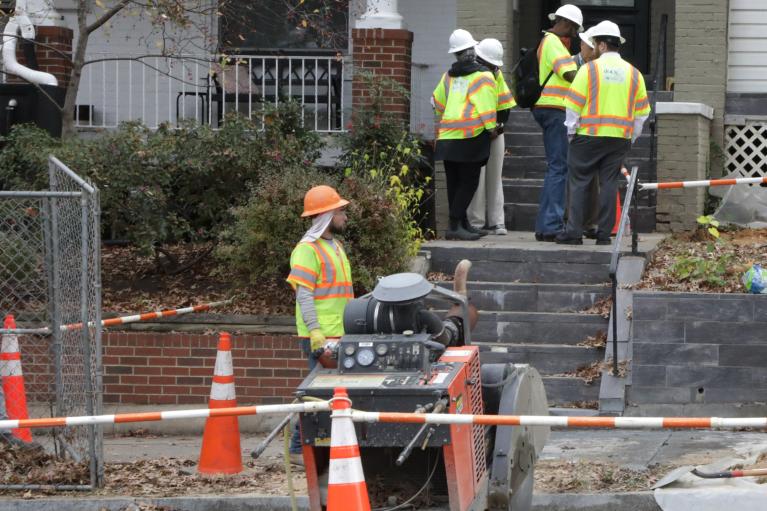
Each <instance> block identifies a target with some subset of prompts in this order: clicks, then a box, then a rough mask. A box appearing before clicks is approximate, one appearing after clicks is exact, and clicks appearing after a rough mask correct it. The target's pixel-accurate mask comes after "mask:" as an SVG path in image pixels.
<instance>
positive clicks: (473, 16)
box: [456, 0, 516, 79]
mask: <svg viewBox="0 0 767 511" xmlns="http://www.w3.org/2000/svg"><path fill="white" fill-rule="evenodd" d="M513 18H514V2H513V0H458V3H457V11H456V22H457V25H458V27H459V28H463V29H466V30H468V31H469V32H471V34H472V35H473V36H474V38H475V39H476V40H477V41H481V40H482V39H485V38H488V37H494V38H495V39H498V40H499V41H501V44H503V50H504V52H503V60H504V63H505V66H504V71H506V72H508V71H509V70H510V69H511V66H512V65H513V63H514V61H515V60H516V59H515V55H516V50H515V47H516V44H515V43H514V40H515V38H514V37H513V33H512V30H513V27H514V19H513ZM507 79H508V76H507Z"/></svg>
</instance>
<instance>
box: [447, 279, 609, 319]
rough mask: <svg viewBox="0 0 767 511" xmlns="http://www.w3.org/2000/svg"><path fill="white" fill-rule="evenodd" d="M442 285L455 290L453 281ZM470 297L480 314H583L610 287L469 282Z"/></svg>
mask: <svg viewBox="0 0 767 511" xmlns="http://www.w3.org/2000/svg"><path fill="white" fill-rule="evenodd" d="M438 285H440V286H442V287H446V288H448V289H452V282H445V283H439V284H438ZM467 287H468V289H469V298H470V299H471V302H472V303H473V304H474V305H475V306H476V307H477V309H479V310H480V311H487V312H490V311H515V312H580V311H583V310H585V309H588V308H589V307H591V306H593V305H594V304H595V303H596V302H598V301H599V300H601V299H603V298H606V297H608V296H610V286H608V285H606V284H593V285H588V284H524V283H514V282H469V283H468V284H467Z"/></svg>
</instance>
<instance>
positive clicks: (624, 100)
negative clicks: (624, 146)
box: [567, 59, 640, 138]
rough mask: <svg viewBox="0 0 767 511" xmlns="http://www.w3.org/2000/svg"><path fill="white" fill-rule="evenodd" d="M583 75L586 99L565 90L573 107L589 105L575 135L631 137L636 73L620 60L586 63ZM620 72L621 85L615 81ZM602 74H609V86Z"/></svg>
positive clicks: (637, 86) (598, 60) (572, 91)
mask: <svg viewBox="0 0 767 511" xmlns="http://www.w3.org/2000/svg"><path fill="white" fill-rule="evenodd" d="M611 60H612V59H611ZM586 72H587V79H588V97H584V96H583V95H582V94H581V93H580V92H579V91H577V90H574V89H571V90H570V91H568V95H567V98H568V99H569V100H570V101H571V102H572V103H573V104H574V105H576V106H580V107H581V108H583V107H584V106H585V105H586V104H588V108H587V109H586V112H584V113H582V115H581V118H580V126H579V127H578V129H577V133H579V134H586V135H591V136H608V137H622V138H631V134H632V133H633V131H634V117H635V115H634V112H635V111H636V105H637V101H636V99H635V98H636V95H637V93H638V91H639V79H640V77H639V71H637V69H636V68H634V67H633V66H631V65H630V64H628V63H625V62H624V61H622V60H621V61H615V60H612V62H609V61H604V60H602V59H597V60H595V61H592V62H589V63H588V64H587V68H586ZM621 73H623V78H624V80H623V83H620V82H618V81H617V78H615V77H618V76H621ZM605 74H608V75H610V74H611V75H612V77H613V78H612V83H610V82H607V81H605ZM629 76H630V78H629ZM621 88H622V89H623V90H621ZM605 90H609V95H606V94H607V93H606V92H605ZM624 91H625V92H624Z"/></svg>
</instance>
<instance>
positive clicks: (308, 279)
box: [287, 238, 354, 337]
mask: <svg viewBox="0 0 767 511" xmlns="http://www.w3.org/2000/svg"><path fill="white" fill-rule="evenodd" d="M287 281H288V283H290V285H291V286H292V287H293V289H296V286H304V287H306V288H308V289H309V290H310V291H313V292H314V307H315V309H316V310H317V321H319V323H320V329H321V330H322V333H323V334H324V335H325V337H341V336H342V335H344V308H345V307H346V304H347V302H348V301H349V300H351V299H352V298H354V287H353V285H352V272H351V267H350V266H349V259H348V258H347V257H346V253H345V252H344V249H343V247H342V246H341V243H340V242H339V241H338V240H335V248H334V247H333V246H332V245H331V244H330V243H328V242H327V241H325V240H323V239H322V238H320V239H318V240H317V241H315V242H313V243H306V242H305V243H299V244H298V245H296V248H295V249H293V253H292V254H291V256H290V275H288V278H287ZM296 328H297V329H298V335H299V337H308V336H309V329H308V328H307V327H306V325H305V324H304V318H303V316H302V315H301V310H300V307H299V305H298V303H296Z"/></svg>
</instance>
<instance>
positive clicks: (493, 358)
mask: <svg viewBox="0 0 767 511" xmlns="http://www.w3.org/2000/svg"><path fill="white" fill-rule="evenodd" d="M474 344H478V345H479V346H480V349H484V348H489V347H490V346H487V345H483V344H480V343H477V342H475V343H474ZM502 349H504V350H505V351H481V352H480V360H481V361H482V363H490V364H495V363H504V362H510V363H514V364H530V365H531V366H533V367H534V368H535V369H536V370H537V371H538V372H539V373H541V375H542V376H556V375H560V376H561V375H563V373H568V372H574V371H575V370H577V369H578V368H580V367H584V366H588V365H590V364H592V363H594V362H599V361H601V360H602V359H603V357H604V352H603V351H602V350H598V349H595V348H586V347H582V346H567V345H547V346H539V345H530V344H512V345H506V346H503V348H502Z"/></svg>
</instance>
